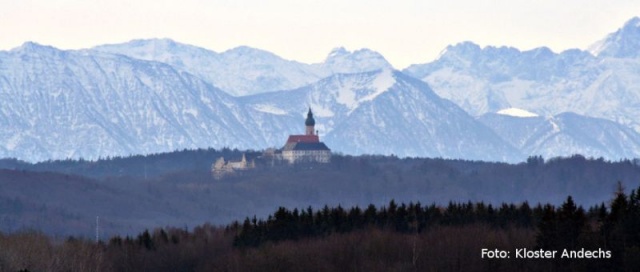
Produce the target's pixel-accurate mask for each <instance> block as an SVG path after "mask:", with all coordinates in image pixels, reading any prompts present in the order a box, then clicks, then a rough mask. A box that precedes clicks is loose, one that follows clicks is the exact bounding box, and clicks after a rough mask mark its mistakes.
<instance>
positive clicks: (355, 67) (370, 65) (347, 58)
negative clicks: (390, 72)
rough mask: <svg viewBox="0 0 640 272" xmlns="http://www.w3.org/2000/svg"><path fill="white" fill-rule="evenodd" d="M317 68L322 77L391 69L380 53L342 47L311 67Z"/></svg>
mask: <svg viewBox="0 0 640 272" xmlns="http://www.w3.org/2000/svg"><path fill="white" fill-rule="evenodd" d="M312 66H314V67H317V68H318V72H320V73H321V75H322V77H323V78H324V77H327V76H330V75H333V74H353V73H363V72H369V71H375V70H380V69H393V67H392V66H391V64H390V63H389V62H388V61H387V60H386V59H385V58H384V57H383V56H382V55H380V53H378V52H375V51H372V50H369V49H360V50H356V51H353V52H352V51H348V50H347V49H345V48H344V47H338V48H335V49H333V50H332V51H331V52H330V53H329V55H328V56H327V58H326V59H325V60H324V62H322V63H317V64H314V65H312Z"/></svg>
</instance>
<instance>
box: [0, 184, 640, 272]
mask: <svg viewBox="0 0 640 272" xmlns="http://www.w3.org/2000/svg"><path fill="white" fill-rule="evenodd" d="M639 229H640V188H638V189H636V190H632V191H631V192H630V194H628V195H627V194H626V193H625V192H624V190H623V189H622V187H620V188H619V189H618V191H617V192H616V193H615V195H614V198H613V199H612V200H611V202H610V203H608V204H605V203H602V204H599V205H595V206H592V207H590V208H589V209H587V210H585V209H584V208H582V207H581V206H580V205H577V204H576V203H575V202H574V200H573V198H572V197H570V196H569V197H567V198H566V200H565V201H564V203H562V205H559V206H554V205H551V204H544V205H542V204H537V205H535V206H534V207H531V206H530V205H529V204H528V203H526V202H525V203H522V204H519V205H515V204H507V203H505V204H501V205H498V206H493V205H491V204H485V203H482V202H480V203H471V202H466V203H454V202H451V203H449V204H448V205H445V206H438V205H435V204H431V205H422V204H420V203H409V204H404V203H400V204H398V203H396V202H395V201H391V202H389V203H388V205H385V206H382V207H376V206H374V205H369V206H367V207H366V208H365V209H361V208H359V207H357V206H355V207H352V208H348V209H345V208H343V207H341V206H337V207H328V206H325V207H323V208H321V209H318V210H314V209H312V208H306V209H302V210H298V209H293V210H291V209H287V208H284V207H281V208H278V209H277V210H276V211H275V212H274V213H273V214H271V215H270V216H268V217H267V218H266V219H258V218H256V217H253V218H246V219H245V220H244V222H242V223H240V222H234V223H232V224H229V225H227V226H224V227H215V226H211V225H202V226H198V227H196V228H194V229H192V230H188V229H186V228H185V229H183V228H158V229H155V230H153V231H148V230H145V231H144V232H142V233H140V234H138V235H135V236H133V237H130V236H125V237H120V236H114V237H112V238H110V239H109V240H108V241H106V242H98V243H96V242H94V241H90V240H84V239H81V238H73V237H70V238H68V239H66V240H64V241H62V242H51V240H50V238H47V237H45V236H43V235H41V234H38V233H33V232H28V233H18V234H11V235H4V234H1V233H0V248H1V249H2V250H0V270H3V271H18V270H20V269H25V270H24V271H96V270H101V271H142V270H144V271H264V270H268V271H309V270H315V271H345V270H347V271H349V270H351V271H353V270H364V271H389V270H399V271H425V270H426V271H429V270H433V271H442V270H445V271H448V270H464V271H468V270H484V271H523V270H524V271H540V270H551V271H636V269H637V268H638V267H640V266H639V265H640V263H639V261H638V260H640V250H638V249H639V248H640V233H639ZM492 247H495V248H500V249H504V250H513V249H515V248H525V247H526V248H529V249H545V250H559V251H562V250H564V249H569V250H579V249H581V248H585V249H588V250H594V249H602V250H605V251H610V252H611V258H605V259H560V258H555V259H549V260H539V259H538V260H535V259H513V258H510V259H482V258H480V250H481V249H482V248H492Z"/></svg>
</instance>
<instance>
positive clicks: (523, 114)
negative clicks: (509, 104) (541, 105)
mask: <svg viewBox="0 0 640 272" xmlns="http://www.w3.org/2000/svg"><path fill="white" fill-rule="evenodd" d="M497 113H498V114H501V115H507V116H513V117H520V118H528V117H538V115H537V114H535V113H533V112H530V111H526V110H523V109H518V108H507V109H503V110H500V111H498V112H497Z"/></svg>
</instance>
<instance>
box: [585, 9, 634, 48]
mask: <svg viewBox="0 0 640 272" xmlns="http://www.w3.org/2000/svg"><path fill="white" fill-rule="evenodd" d="M588 50H589V52H591V54H593V55H594V56H598V57H610V58H638V57H640V18H638V17H634V18H632V19H631V20H629V21H627V23H625V24H624V26H623V27H622V28H620V29H618V31H616V32H614V33H611V34H609V35H607V37H605V38H604V39H602V40H600V41H598V42H596V43H594V44H593V45H591V46H590V47H589V49H588Z"/></svg>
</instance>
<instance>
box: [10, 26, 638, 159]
mask: <svg viewBox="0 0 640 272" xmlns="http://www.w3.org/2000/svg"><path fill="white" fill-rule="evenodd" d="M638 52H640V19H638V18H634V19H632V20H630V21H628V22H627V23H626V24H625V25H624V26H623V27H622V28H621V29H619V30H618V31H616V32H614V33H612V34H610V35H608V36H607V37H605V38H604V39H603V40H602V41H599V42H597V43H596V44H594V45H593V46H592V47H591V48H590V51H582V50H577V49H573V50H567V51H564V52H561V53H554V52H552V51H551V50H549V49H548V48H545V47H542V48H538V49H534V50H529V51H520V50H518V49H515V48H509V47H485V48H480V47H479V46H478V45H476V44H474V43H472V42H464V43H460V44H457V45H453V46H449V47H447V49H445V51H443V53H442V55H441V56H440V57H439V58H438V59H437V60H435V61H433V62H429V63H425V64H415V65H412V66H410V67H408V68H406V69H404V70H403V71H402V72H401V71H396V70H394V69H393V67H392V66H391V65H390V64H389V63H388V62H387V61H386V60H385V59H384V57H383V56H382V55H380V54H379V53H377V52H374V51H371V50H368V49H361V50H357V51H353V52H350V51H347V50H346V49H344V48H337V49H335V50H333V51H332V52H331V53H330V54H329V55H328V57H327V58H326V60H325V61H324V62H322V63H315V64H304V63H299V62H295V61H289V60H285V59H282V58H280V57H278V56H276V55H274V54H272V53H269V52H266V51H263V50H259V49H254V48H250V47H238V48H234V49H231V50H228V51H225V52H222V53H216V52H213V51H210V50H206V49H203V48H198V47H195V46H191V45H186V44H180V43H177V42H174V41H172V40H168V39H154V40H134V41H131V42H128V43H124V44H115V45H103V46H97V47H95V48H92V49H85V50H59V49H56V48H53V47H50V46H42V45H38V44H36V43H31V42H28V43H25V44H23V45H22V46H21V47H18V48H15V49H13V50H10V51H0V97H2V99H0V128H1V129H0V157H16V158H19V159H24V160H29V161H39V160H48V159H64V158H80V157H82V158H86V159H95V158H98V157H106V156H116V155H129V154H140V153H142V154H146V153H156V152H164V151H171V150H175V149H183V148H197V147H216V148H221V147H225V146H226V147H237V148H243V149H262V148H267V147H280V146H282V144H284V141H285V140H286V136H287V135H288V134H293V133H300V132H301V131H302V129H303V126H302V123H303V120H304V116H303V115H304V114H305V113H306V109H307V107H311V108H312V109H313V111H314V113H315V114H316V116H317V119H318V122H317V128H318V130H319V132H320V135H321V137H322V138H323V140H324V141H325V142H326V143H327V144H328V145H329V147H330V148H332V149H333V151H335V152H343V153H347V154H363V153H370V154H396V155H399V156H434V157H445V158H462V159H474V160H476V159H477V160H492V161H508V162H517V161H522V160H524V159H525V158H526V157H527V156H529V155H544V156H568V155H571V154H573V153H581V154H583V155H585V156H594V157H600V156H602V157H604V158H607V159H619V158H631V157H639V156H640V141H639V140H638V139H640V136H639V135H638V131H640V122H638V121H637V116H640V73H639V72H638V71H640V58H639V55H638V54H639V53H638ZM506 108H519V109H522V110H526V111H529V112H532V113H535V114H536V115H540V116H541V117H529V118H524V117H513V116H505V115H496V114H494V113H496V112H498V111H501V110H504V109H506ZM568 112H573V113H568ZM608 120H611V121H608ZM629 127H630V128H632V129H630V128H629Z"/></svg>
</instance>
